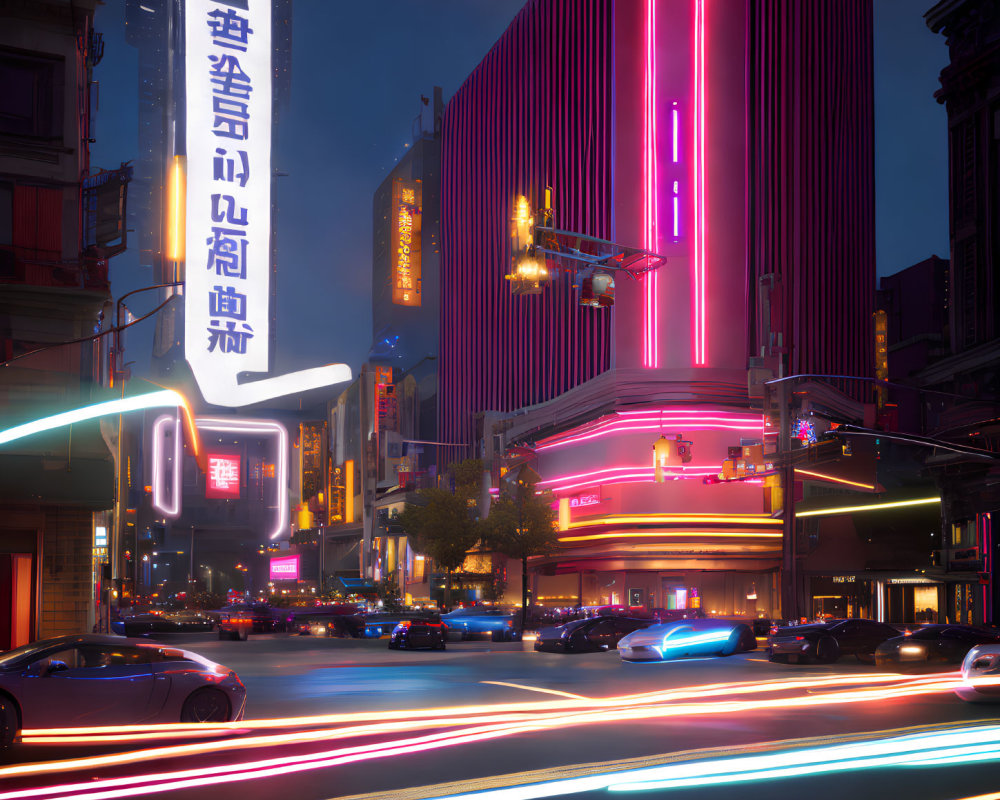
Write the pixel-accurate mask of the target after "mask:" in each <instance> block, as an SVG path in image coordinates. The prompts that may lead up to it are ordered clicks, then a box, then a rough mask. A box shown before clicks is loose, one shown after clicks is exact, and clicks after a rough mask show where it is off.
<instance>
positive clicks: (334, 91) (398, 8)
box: [91, 0, 948, 374]
mask: <svg viewBox="0 0 1000 800" xmlns="http://www.w3.org/2000/svg"><path fill="white" fill-rule="evenodd" d="M522 5H523V0H407V1H404V0H378V2H367V3H347V2H336V3H331V2H328V1H327V0H295V3H294V20H293V34H292V40H293V65H292V97H291V101H290V105H289V108H288V112H287V114H286V116H284V117H283V118H282V119H281V127H280V131H279V138H278V141H276V142H275V143H274V156H273V166H274V168H275V169H276V170H279V171H281V172H285V173H288V177H284V178H281V179H279V180H278V181H277V203H278V209H279V216H278V228H277V237H278V253H279V262H278V263H279V270H278V323H277V324H278V354H277V359H276V364H277V370H278V372H282V373H283V372H288V371H291V370H294V369H302V368H306V367H311V366H317V365H319V364H322V363H329V362H337V361H343V362H346V363H347V364H349V365H350V366H351V367H352V369H354V370H355V371H356V370H357V369H358V367H359V366H360V364H361V363H362V362H363V361H364V359H365V356H366V355H367V353H368V349H369V347H370V345H371V341H370V339H371V247H372V238H371V236H372V235H371V222H372V210H371V209H372V195H373V193H374V191H375V189H376V188H377V187H378V185H379V183H381V181H382V179H383V178H384V176H385V174H386V172H387V171H388V169H390V168H391V167H392V165H393V163H394V162H395V160H396V159H398V157H399V156H400V155H401V154H402V153H403V152H404V151H405V146H406V144H407V143H408V142H410V141H411V129H412V125H413V121H414V118H415V117H416V116H417V114H418V113H419V111H420V108H421V105H420V95H425V96H428V97H429V96H431V94H432V91H433V87H434V86H436V85H437V86H441V87H442V88H443V89H444V96H445V100H446V101H447V99H448V98H449V97H450V96H451V94H452V93H454V92H455V90H456V89H457V88H458V87H459V85H461V83H462V81H463V80H464V79H465V78H466V76H467V75H468V74H469V73H470V72H471V71H472V69H473V68H474V67H475V66H476V64H477V63H478V62H479V61H480V60H481V59H482V57H483V56H484V55H485V54H486V52H487V51H488V50H489V48H490V47H491V46H492V45H493V43H494V42H495V41H496V40H497V38H498V37H499V36H500V35H501V34H502V33H503V31H504V29H505V28H506V27H507V25H508V24H509V23H510V21H511V20H512V19H513V17H514V16H515V14H516V13H517V11H518V10H519V9H520V8H521V6H522ZM930 5H931V3H930V2H927V3H920V2H915V1H914V0H875V102H876V106H875V121H876V131H875V133H876V136H875V142H876V149H875V180H876V187H875V188H876V213H877V219H876V222H877V232H876V242H877V268H878V274H879V275H888V274H892V273H894V272H897V271H898V270H900V269H902V268H904V267H907V266H909V265H911V264H913V263H915V262H917V261H920V260H922V259H924V258H927V257H928V256H930V255H932V254H936V255H939V256H942V257H945V258H946V257H947V256H948V211H947V165H948V157H947V117H946V115H945V111H944V107H943V106H941V105H939V104H938V103H937V102H936V101H935V100H934V98H933V94H934V91H935V90H936V89H937V88H938V86H939V83H938V75H939V74H940V71H941V68H942V67H943V66H945V65H946V64H947V62H948V52H947V48H946V46H945V41H944V37H943V36H940V35H934V34H932V33H931V32H930V31H929V30H928V29H927V27H926V25H925V24H924V21H923V17H922V14H923V12H924V11H926V10H927V8H929V7H930ZM95 25H96V28H97V30H99V31H100V32H102V33H103V34H104V39H105V42H106V49H105V54H104V60H103V61H102V62H101V64H100V65H99V66H98V67H97V69H96V71H95V76H94V77H95V79H96V80H98V81H100V85H101V86H100V95H101V104H100V110H99V112H98V115H97V125H96V137H97V142H96V144H95V145H93V147H92V150H91V163H92V165H93V166H94V167H106V168H111V167H116V166H117V165H118V163H119V162H122V161H128V160H130V159H136V158H137V155H138V148H137V129H138V123H137V116H136V114H137V111H136V107H137V103H136V100H137V58H136V51H135V49H134V48H132V47H131V46H129V45H128V44H127V43H126V42H125V37H124V0H106V1H105V2H104V3H103V5H101V6H99V7H98V10H97V15H96V20H95ZM150 282H151V276H150V275H149V274H147V273H144V272H142V271H140V269H139V267H138V257H137V255H136V253H135V252H134V251H131V252H126V253H125V254H123V255H121V256H118V257H117V258H116V259H114V261H113V265H112V291H113V293H114V295H115V296H116V297H119V296H121V295H122V294H124V293H125V292H127V291H130V290H131V289H135V288H138V287H140V286H144V285H148V284H149V283H150ZM152 305H153V297H152V293H150V294H149V295H148V300H142V299H136V300H134V302H133V303H132V304H131V306H130V307H131V309H132V310H133V312H135V313H136V314H139V313H142V312H143V311H146V310H149V309H150V308H152ZM137 328H138V330H136V329H133V331H134V332H131V333H130V336H129V339H128V343H127V346H128V352H127V358H128V359H129V360H134V361H136V365H135V367H134V369H135V371H136V372H137V373H139V374H143V373H144V372H145V371H146V367H147V365H148V361H149V351H150V343H151V339H152V330H153V325H152V322H150V323H147V324H144V325H140V326H137Z"/></svg>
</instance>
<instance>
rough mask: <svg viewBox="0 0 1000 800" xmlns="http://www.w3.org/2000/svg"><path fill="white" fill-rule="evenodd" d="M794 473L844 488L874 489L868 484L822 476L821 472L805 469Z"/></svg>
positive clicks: (797, 469)
mask: <svg viewBox="0 0 1000 800" xmlns="http://www.w3.org/2000/svg"><path fill="white" fill-rule="evenodd" d="M795 472H796V473H798V474H799V475H809V476H811V477H813V478H819V479H820V480H822V481H833V482H834V483H842V484H844V485H845V486H857V487H859V488H861V489H874V488H875V487H874V486H873V485H871V484H868V483H858V482H857V481H849V480H847V479H846V478H834V477H833V476H832V475H824V474H823V473H822V472H810V471H809V470H807V469H799V468H798V467H796V468H795Z"/></svg>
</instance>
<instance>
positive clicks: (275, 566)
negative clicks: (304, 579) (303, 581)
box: [269, 556, 299, 581]
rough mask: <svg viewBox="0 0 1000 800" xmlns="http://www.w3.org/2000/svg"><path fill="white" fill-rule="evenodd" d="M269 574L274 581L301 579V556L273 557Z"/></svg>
mask: <svg viewBox="0 0 1000 800" xmlns="http://www.w3.org/2000/svg"><path fill="white" fill-rule="evenodd" d="M269 574H270V580H272V581H297V580H298V579H299V557H298V556H281V557H280V558H272V559H271V569H270V573H269Z"/></svg>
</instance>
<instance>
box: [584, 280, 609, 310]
mask: <svg viewBox="0 0 1000 800" xmlns="http://www.w3.org/2000/svg"><path fill="white" fill-rule="evenodd" d="M614 304H615V279H614V278H613V277H612V276H611V275H609V274H608V273H607V272H595V273H594V274H593V275H592V276H590V277H588V278H584V279H583V281H582V282H581V285H580V305H581V306H591V307H593V308H610V307H611V306H613V305H614Z"/></svg>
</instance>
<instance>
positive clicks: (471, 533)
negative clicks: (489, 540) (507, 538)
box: [397, 459, 483, 608]
mask: <svg viewBox="0 0 1000 800" xmlns="http://www.w3.org/2000/svg"><path fill="white" fill-rule="evenodd" d="M448 470H449V473H450V475H451V477H452V478H453V480H454V483H455V491H454V492H452V491H450V490H449V489H442V488H437V487H432V488H427V489H421V490H420V491H419V492H418V495H419V497H420V501H419V502H418V503H407V504H406V507H405V508H404V509H403V511H402V513H400V515H399V517H398V518H397V522H398V523H399V525H400V527H402V529H403V530H404V531H406V534H407V536H409V537H411V539H412V540H413V544H412V546H413V549H414V550H416V551H417V552H419V553H422V554H423V555H426V556H430V557H431V558H432V559H434V563H436V564H437V565H438V566H439V567H441V568H443V569H444V570H445V573H446V578H445V589H444V604H445V606H446V607H448V608H450V607H451V578H452V573H453V572H454V571H455V570H456V569H458V568H459V567H461V566H462V563H463V562H464V561H465V555H466V553H468V551H469V550H471V549H472V548H473V547H474V546H475V544H476V542H478V541H479V540H480V538H482V526H481V525H480V523H479V519H478V503H477V499H478V496H479V489H480V481H481V477H482V474H483V464H482V461H479V460H478V459H467V460H466V461H463V462H461V463H460V464H452V465H451V466H450V467H449V468H448Z"/></svg>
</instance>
